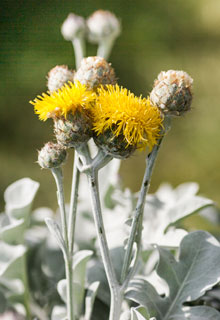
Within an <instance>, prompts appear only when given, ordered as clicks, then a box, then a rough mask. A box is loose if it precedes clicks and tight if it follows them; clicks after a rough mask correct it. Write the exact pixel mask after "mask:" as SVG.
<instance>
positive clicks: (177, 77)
mask: <svg viewBox="0 0 220 320" xmlns="http://www.w3.org/2000/svg"><path fill="white" fill-rule="evenodd" d="M192 83H193V79H192V78H191V77H190V76H189V75H188V74H187V73H186V72H184V71H176V70H169V71H167V72H165V71H162V72H161V73H160V74H159V75H158V78H157V80H156V81H155V83H154V87H153V90H152V91H151V94H150V100H151V102H152V103H153V104H155V105H157V106H158V107H159V108H160V109H161V111H162V112H163V113H164V114H165V115H169V116H181V115H183V114H184V113H185V112H187V111H189V110H190V106H191V102H192Z"/></svg>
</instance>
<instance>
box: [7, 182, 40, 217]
mask: <svg viewBox="0 0 220 320" xmlns="http://www.w3.org/2000/svg"><path fill="white" fill-rule="evenodd" d="M39 186H40V184H39V183H38V182H36V181H33V180H31V179H30V178H23V179H20V180H18V181H16V182H14V183H12V184H11V185H10V186H9V187H8V188H7V189H6V190H5V193H4V199H5V202H6V206H5V210H6V213H7V214H8V215H9V216H10V218H12V219H21V218H23V219H26V218H27V217H28V215H29V213H30V210H31V206H32V202H33V200H34V197H35V195H36V193H37V190H38V188H39Z"/></svg>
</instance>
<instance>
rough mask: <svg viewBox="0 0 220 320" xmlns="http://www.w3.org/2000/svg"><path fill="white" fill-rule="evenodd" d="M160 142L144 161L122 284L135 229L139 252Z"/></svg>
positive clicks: (130, 254)
mask: <svg viewBox="0 0 220 320" xmlns="http://www.w3.org/2000/svg"><path fill="white" fill-rule="evenodd" d="M161 142H162V138H161V139H160V140H159V141H158V143H157V144H156V145H155V146H154V147H153V150H152V152H151V153H150V154H149V155H148V160H147V159H146V162H147V164H146V170H145V173H144V178H143V182H142V185H141V190H140V193H139V197H138V201H137V205H136V209H135V214H134V217H133V221H132V225H131V233H130V236H129V239H128V245H127V250H126V252H125V257H124V263H123V267H122V273H121V283H123V282H124V281H125V279H126V277H127V275H128V269H129V266H130V263H131V259H132V249H133V245H134V242H135V237H136V234H137V229H139V232H138V239H137V250H138V252H137V255H138V254H139V251H140V246H141V233H142V218H143V212H144V205H145V199H146V195H147V192H148V190H149V187H150V180H151V176H152V172H153V168H154V164H155V160H156V158H157V154H158V151H159V148H160V145H161ZM140 222H141V225H140ZM123 287H124V286H123Z"/></svg>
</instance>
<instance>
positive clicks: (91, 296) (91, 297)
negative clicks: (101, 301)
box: [85, 281, 100, 320]
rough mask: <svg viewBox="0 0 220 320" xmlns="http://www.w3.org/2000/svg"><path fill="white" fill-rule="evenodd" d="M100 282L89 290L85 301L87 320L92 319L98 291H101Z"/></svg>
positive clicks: (93, 284) (95, 283)
mask: <svg viewBox="0 0 220 320" xmlns="http://www.w3.org/2000/svg"><path fill="white" fill-rule="evenodd" d="M99 284H100V283H99V282H98V281H96V282H93V283H92V284H91V285H90V286H89V287H88V289H87V294H86V299H85V320H90V319H91V317H92V311H93V306H94V302H95V298H96V294H97V291H98V289H99Z"/></svg>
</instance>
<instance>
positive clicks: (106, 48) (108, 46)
mask: <svg viewBox="0 0 220 320" xmlns="http://www.w3.org/2000/svg"><path fill="white" fill-rule="evenodd" d="M114 42H115V39H114V38H107V39H104V40H102V41H101V42H100V43H99V46H98V50H97V56H98V57H102V58H104V59H105V60H108V58H109V56H110V54H111V51H112V47H113V45H114Z"/></svg>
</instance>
